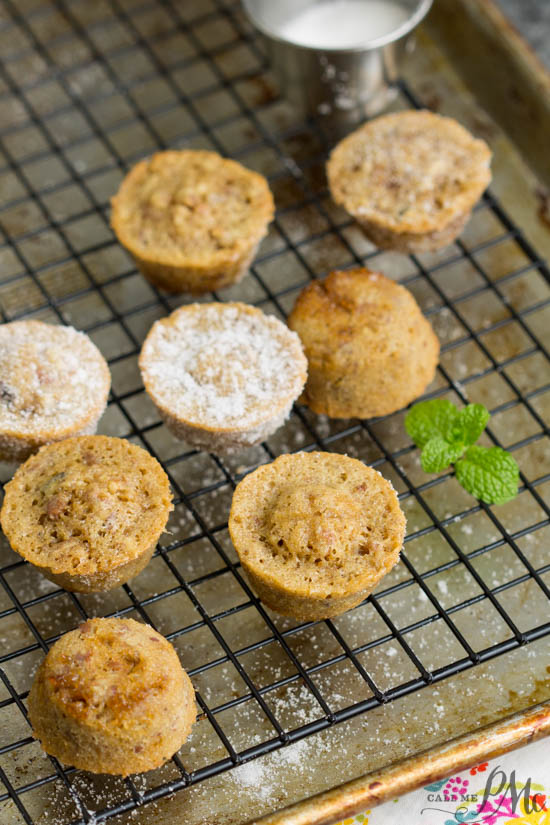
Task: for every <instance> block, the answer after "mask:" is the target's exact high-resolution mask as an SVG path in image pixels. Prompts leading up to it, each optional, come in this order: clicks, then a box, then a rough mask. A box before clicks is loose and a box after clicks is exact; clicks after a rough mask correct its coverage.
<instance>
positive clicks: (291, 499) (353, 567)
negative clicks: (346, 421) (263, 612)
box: [229, 453, 405, 598]
mask: <svg viewBox="0 0 550 825" xmlns="http://www.w3.org/2000/svg"><path fill="white" fill-rule="evenodd" d="M229 532H230V535H231V539H232V541H233V544H234V545H235V549H236V550H237V552H238V554H239V556H240V557H241V559H242V560H243V562H244V563H245V564H246V565H247V566H249V567H250V568H252V570H253V571H254V572H255V573H256V574H257V575H258V576H261V577H262V578H263V579H264V580H266V581H268V582H269V581H270V580H272V581H273V582H274V583H277V586H278V587H280V586H281V585H283V586H285V585H286V586H288V588H289V590H292V592H294V593H295V594H296V595H307V596H310V597H311V596H313V597H317V598H326V597H328V596H332V597H338V596H343V595H345V594H346V593H347V592H348V591H349V590H352V589H353V590H362V589H364V588H366V587H367V586H368V584H369V582H372V581H377V580H378V579H379V578H380V577H381V576H382V575H383V574H384V573H386V572H387V571H388V570H389V569H390V568H391V567H393V565H394V564H395V563H396V561H397V558H398V556H399V551H400V550H401V546H402V544H403V538H404V535H405V516H404V515H403V513H402V511H401V508H400V507H399V502H398V500H397V496H396V494H395V491H394V489H393V487H392V485H391V484H390V482H389V481H387V480H386V479H385V478H383V477H382V476H381V475H380V473H379V472H377V471H376V470H373V469H372V468H370V467H367V466H365V465H364V464H363V463H362V462H361V461H358V460H357V459H354V458H349V457H348V456H345V455H340V454H339V453H295V454H293V455H282V456H279V458H276V459H275V461H273V462H272V463H271V464H266V465H263V466H262V467H259V468H258V469H257V470H255V471H254V472H253V473H250V475H248V476H246V477H245V478H244V479H243V480H242V481H241V482H240V483H239V484H238V485H237V488H236V489H235V493H234V495H233V502H232V505H231V513H230V516H229Z"/></svg>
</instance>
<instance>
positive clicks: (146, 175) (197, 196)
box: [112, 150, 274, 293]
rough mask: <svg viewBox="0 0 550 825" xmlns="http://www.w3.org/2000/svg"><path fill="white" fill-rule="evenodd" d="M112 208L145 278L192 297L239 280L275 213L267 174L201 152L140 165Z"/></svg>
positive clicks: (162, 155) (161, 157)
mask: <svg viewBox="0 0 550 825" xmlns="http://www.w3.org/2000/svg"><path fill="white" fill-rule="evenodd" d="M112 206H113V212H112V225H113V229H114V230H115V232H116V234H117V237H118V239H119V241H120V242H121V243H122V244H123V245H124V246H125V247H126V248H127V249H128V250H129V251H130V252H131V253H132V254H133V255H134V257H135V258H136V262H137V263H138V265H139V266H140V268H141V269H142V271H143V274H144V275H145V276H146V277H148V278H149V279H150V280H152V281H153V282H154V283H157V284H158V285H159V286H161V287H163V288H165V289H168V290H172V291H189V292H192V293H193V292H194V293H200V292H207V291H209V290H211V289H217V288H220V287H222V286H226V285H228V284H229V283H234V282H235V281H236V280H238V279H239V278H240V277H242V275H243V274H244V273H245V271H246V270H247V269H248V266H249V264H250V262H251V259H252V257H253V255H254V252H255V250H256V247H257V245H258V243H259V241H260V240H261V238H263V236H264V235H265V234H266V231H267V226H268V224H269V222H270V221H271V219H272V218H273V212H274V204H273V197H272V195H271V192H270V190H269V186H268V184H267V181H266V179H265V178H264V177H263V176H262V175H260V174H258V173H257V172H253V171H251V170H250V169H246V168H245V167H244V166H242V165H241V164H240V163H237V162H236V161H234V160H229V159H227V158H223V157H221V155H218V154H217V153H215V152H208V151H202V150H198V151H194V150H183V151H166V152H158V153H157V154H155V155H153V156H152V157H151V158H148V159H146V160H143V161H140V162H139V163H138V164H136V166H134V167H133V169H132V170H131V171H130V172H129V173H128V175H127V176H126V178H125V179H124V181H123V182H122V184H121V186H120V189H119V191H118V193H117V194H116V195H115V197H114V198H113V199H112Z"/></svg>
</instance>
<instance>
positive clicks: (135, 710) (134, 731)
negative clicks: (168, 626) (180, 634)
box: [28, 619, 196, 776]
mask: <svg viewBox="0 0 550 825" xmlns="http://www.w3.org/2000/svg"><path fill="white" fill-rule="evenodd" d="M28 707H29V718H30V722H31V725H32V728H33V733H34V735H35V737H36V738H37V739H39V740H40V744H41V745H42V747H43V749H44V750H45V751H46V753H49V754H50V755H51V756H55V757H57V758H58V759H60V760H61V761H62V762H66V763H67V764H69V765H74V767H76V768H80V769H81V770H85V771H93V772H94V773H112V774H120V775H121V776H128V774H130V773H138V772H140V771H150V770H152V769H153V768H158V767H160V765H163V764H164V763H165V762H166V761H167V760H168V759H170V757H171V756H173V755H174V753H175V752H176V751H177V750H179V748H180V747H181V745H182V744H183V742H184V741H185V740H186V739H187V737H188V735H189V732H190V730H191V727H192V725H193V722H194V721H195V716H196V705H195V697H194V691H193V686H192V685H191V681H190V679H189V677H188V676H187V674H186V672H185V671H184V669H183V668H182V666H181V664H180V661H179V658H178V655H177V653H176V651H175V650H174V648H173V647H172V645H171V644H170V642H168V641H167V640H166V639H165V638H164V637H163V636H161V635H160V633H157V631H156V630H153V628H152V627H149V626H148V625H145V624H140V623H139V622H135V621H134V620H133V619H90V620H88V621H87V622H84V624H82V625H80V627H79V628H77V629H76V630H72V631H71V632H70V633H66V634H65V635H64V636H62V637H61V638H60V639H59V640H58V641H57V642H56V643H55V644H54V645H53V647H52V648H51V649H50V651H49V652H48V655H47V656H46V658H45V659H44V661H43V662H42V664H41V665H40V667H39V669H38V672H37V674H36V676H35V678H34V682H33V684H32V687H31V690H30V693H29V699H28Z"/></svg>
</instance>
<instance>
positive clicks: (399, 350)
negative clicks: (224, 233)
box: [288, 267, 439, 418]
mask: <svg viewBox="0 0 550 825" xmlns="http://www.w3.org/2000/svg"><path fill="white" fill-rule="evenodd" d="M288 325H289V327H290V328H291V329H294V330H296V332H297V333H298V335H299V336H300V338H301V341H302V344H303V346H304V350H305V353H306V356H307V360H308V380H307V384H306V388H305V391H304V395H303V398H302V400H303V401H304V403H305V404H307V405H308V406H309V407H310V408H311V409H312V410H314V412H316V413H325V414H326V415H329V416H331V418H353V417H357V418H373V417H374V416H379V415H388V414H389V413H392V412H395V411H396V410H399V409H401V408H402V407H405V406H406V405H407V404H409V403H410V402H411V401H413V400H414V399H415V398H418V396H419V395H422V393H423V392H424V390H425V389H426V387H427V386H428V384H429V383H430V382H431V381H432V379H433V377H434V373H435V368H436V366H437V361H438V358H439V342H438V340H437V337H436V336H435V334H434V332H433V330H432V328H431V326H430V324H429V322H428V321H427V320H426V318H424V316H423V315H422V313H421V312H420V309H419V307H418V304H417V303H416V301H415V300H414V298H413V296H412V295H411V293H410V292H409V291H408V290H407V289H405V287H403V286H400V285H399V284H396V283H395V282H394V281H391V280H390V279H389V278H386V277H384V275H380V274H378V273H377V272H370V271H369V270H368V269H364V268H362V267H357V268H355V269H347V270H343V271H336V272H331V273H330V275H329V276H328V277H327V278H326V279H325V280H324V281H312V283H310V284H308V286H306V287H305V289H304V290H302V292H301V293H300V295H299V296H298V299H297V301H296V304H295V306H294V308H293V310H292V312H291V314H290V316H289V318H288Z"/></svg>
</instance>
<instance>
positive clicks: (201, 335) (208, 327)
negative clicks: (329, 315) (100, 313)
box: [140, 303, 306, 447]
mask: <svg viewBox="0 0 550 825" xmlns="http://www.w3.org/2000/svg"><path fill="white" fill-rule="evenodd" d="M140 368H141V371H142V375H143V379H144V383H145V387H146V390H147V392H148V393H149V395H150V396H151V397H152V399H153V401H154V402H155V404H156V405H157V407H158V409H159V411H160V413H161V415H162V416H163V418H164V419H165V421H166V423H167V424H168V426H170V428H171V429H172V430H173V432H174V433H175V434H176V435H177V436H179V437H182V438H185V439H186V440H189V441H190V443H194V444H197V445H198V446H210V447H212V446H215V443H216V437H217V436H218V437H219V439H221V441H222V442H223V436H224V434H225V436H226V439H227V444H226V445H225V446H227V447H231V446H232V443H233V442H232V439H234V440H235V444H236V445H237V444H238V442H239V441H240V442H242V443H243V444H248V445H249V444H250V443H256V442H257V440H258V438H263V437H265V435H266V434H267V432H272V431H273V429H275V428H276V427H277V426H278V425H279V423H282V420H284V418H286V416H287V415H288V413H289V411H290V407H291V405H292V402H293V401H294V400H295V399H296V398H297V397H298V395H299V394H300V391H301V389H302V387H303V385H304V382H305V378H306V359H305V356H304V354H303V351H302V346H301V344H300V340H299V338H298V336H297V335H296V333H294V332H291V331H290V330H288V329H287V327H286V326H285V325H284V324H282V323H281V322H280V321H278V320H277V319H276V318H274V317H272V316H269V315H264V313H263V312H261V311H260V310H258V309H255V308H254V307H250V306H247V305H245V304H239V303H227V304H191V305H188V306H186V307H182V308H181V309H179V310H176V312H174V313H172V315H170V316H169V317H168V318H165V319H162V320H161V321H157V322H156V323H155V324H154V325H153V328H152V330H151V332H150V333H149V335H148V336H147V339H146V341H145V343H144V345H143V349H142V352H141V356H140ZM281 419H282V420H281ZM186 425H187V426H188V428H187V429H186ZM221 446H222V447H223V444H221Z"/></svg>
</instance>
